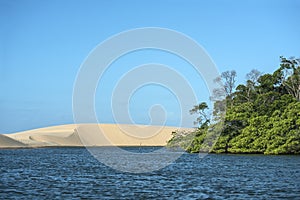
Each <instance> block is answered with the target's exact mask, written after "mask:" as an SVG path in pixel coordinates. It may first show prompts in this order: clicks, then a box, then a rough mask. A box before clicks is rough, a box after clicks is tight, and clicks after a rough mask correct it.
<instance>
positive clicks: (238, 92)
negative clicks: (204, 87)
mask: <svg viewBox="0 0 300 200" xmlns="http://www.w3.org/2000/svg"><path fill="white" fill-rule="evenodd" d="M280 59H281V64H280V67H279V68H278V69H277V70H276V71H275V72H274V73H273V74H262V73H260V72H259V71H258V70H252V71H251V72H250V73H248V74H247V76H246V78H247V80H246V81H245V84H240V85H238V86H237V87H236V88H233V86H234V85H235V78H236V73H235V71H231V72H223V73H222V76H221V77H219V78H218V79H217V81H221V80H222V81H223V82H224V88H223V89H222V90H224V91H225V95H224V98H223V99H217V98H215V97H213V98H212V99H217V100H215V107H214V110H213V112H212V113H213V115H214V117H215V118H216V119H221V118H222V117H221V116H224V120H219V121H217V122H216V123H210V121H209V120H208V119H207V115H205V117H204V114H205V112H204V111H205V110H206V109H208V107H207V105H206V104H205V103H201V104H199V105H198V106H195V107H194V108H193V109H192V110H194V111H196V112H191V113H198V114H199V117H200V118H201V123H199V128H198V129H197V130H196V131H194V132H193V133H190V134H188V133H185V135H181V137H173V138H172V139H171V140H170V141H169V144H171V143H172V144H173V145H174V144H175V143H177V144H179V146H181V147H182V148H184V149H186V150H187V151H188V152H192V153H194V152H199V151H202V150H203V149H204V150H207V149H209V151H211V152H215V153H264V154H299V153H300V67H299V64H300V62H299V59H294V58H291V59H286V58H284V57H280ZM234 89H235V90H234ZM219 92H220V91H215V94H214V95H216V96H217V95H218V94H220V93H219ZM225 107H226V112H225ZM192 110H191V111H192ZM198 122H199V120H198ZM220 123H222V124H220ZM221 125H222V128H220V127H221ZM216 127H219V128H218V131H216ZM216 132H219V134H220V135H218V134H217V133H216ZM217 136H219V137H218V140H216V138H217ZM187 138H188V139H189V144H190V145H187V142H183V141H185V140H186V139H187ZM180 144H184V145H183V146H182V145H180ZM212 144H214V145H213V146H211V148H210V145H212Z"/></svg>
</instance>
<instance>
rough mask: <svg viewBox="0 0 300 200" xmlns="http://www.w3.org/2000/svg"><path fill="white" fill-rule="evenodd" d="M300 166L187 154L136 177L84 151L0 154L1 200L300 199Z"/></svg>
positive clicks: (295, 161) (282, 159)
mask: <svg viewBox="0 0 300 200" xmlns="http://www.w3.org/2000/svg"><path fill="white" fill-rule="evenodd" d="M152 148H154V149H155V147H152ZM126 150H128V151H130V152H136V153H139V152H144V153H145V152H151V151H152V150H151V147H147V148H140V147H131V148H129V147H127V148H126ZM106 153H107V151H106ZM111 153H112V154H113V152H111ZM166 153H167V151H166ZM157 156H163V155H161V154H157ZM149 162H151V161H149ZM126 164H127V165H129V166H130V165H131V163H130V162H127V163H126ZM155 164H157V163H153V165H155ZM299 166H300V156H264V155H208V156H206V157H205V158H203V159H199V156H198V155H197V154H183V155H182V156H181V157H180V158H179V159H178V160H177V161H176V162H175V163H171V164H170V165H169V166H167V167H165V168H163V169H161V170H158V171H154V172H151V173H143V174H134V173H124V172H121V171H116V170H114V169H111V168H109V167H107V166H105V165H104V164H101V163H99V162H98V161H97V160H96V159H95V158H94V157H93V156H91V155H90V154H89V152H88V151H87V150H86V149H84V148H45V149H17V150H0V199H15V198H21V197H22V198H24V199H31V198H34V199H55V198H58V199H61V198H63V199H65V198H67V199H76V198H77V199H80V198H85V199H91V198H95V199H121V198H122V199H134V198H138V199H148V198H157V199H169V198H184V199H249V198H250V199H297V198H299V196H300V170H299Z"/></svg>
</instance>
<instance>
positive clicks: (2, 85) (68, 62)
mask: <svg viewBox="0 0 300 200" xmlns="http://www.w3.org/2000/svg"><path fill="white" fill-rule="evenodd" d="M299 9H300V1H297V0H265V1H261V0H251V1H239V0H227V1H225V0H211V1H204V0H142V1H137V0H110V1H104V0H98V1H93V0H87V1H83V0H75V1H73V0H44V1H39V0H0V90H1V92H0V133H13V132H17V131H22V130H28V129H33V128H40V127H46V126H52V125H60V124H70V123H74V119H73V110H72V102H73V99H72V98H73V96H72V95H73V89H74V84H75V81H76V77H77V75H78V73H79V70H80V67H81V65H82V63H83V62H84V60H85V59H86V58H87V57H88V56H89V54H90V52H92V50H93V49H94V48H95V47H96V46H97V45H99V44H100V43H102V42H103V41H105V40H106V39H108V38H110V37H112V36H114V35H116V34H118V33H120V32H124V31H127V30H131V29H136V28H143V27H160V28H166V29H171V30H174V31H177V32H179V33H182V34H185V35H186V36H188V37H190V38H192V39H193V40H195V41H196V42H197V43H198V44H199V45H201V46H202V47H203V49H205V51H206V52H207V53H208V55H209V56H210V58H211V59H212V60H213V62H214V63H215V64H216V66H217V69H218V71H219V72H223V71H226V70H232V69H234V70H236V72H237V75H238V78H237V81H238V83H243V82H244V80H245V75H246V74H247V73H248V72H249V71H251V69H258V70H259V71H261V72H264V73H271V72H273V71H274V70H275V69H276V68H277V67H278V66H279V64H280V62H279V56H286V57H290V56H295V57H300V55H299V53H300V37H299V35H300V26H299V19H300V12H299ZM147 63H160V64H162V65H167V66H169V67H170V69H171V71H176V72H177V73H178V74H180V75H181V77H184V79H185V80H187V81H188V82H189V84H190V86H191V88H192V89H193V91H194V92H195V95H196V97H197V100H198V101H199V102H201V101H208V99H209V95H210V93H209V91H208V90H207V87H206V85H205V81H204V79H203V77H201V75H199V74H197V73H196V72H195V71H194V69H193V66H191V65H190V64H189V63H188V62H186V61H185V60H183V59H182V58H180V57H178V56H176V55H173V54H171V53H169V52H164V51H159V50H151V49H145V50H141V51H136V52H132V53H129V54H128V55H124V56H122V57H120V58H119V59H118V60H116V61H115V62H114V63H112V64H111V66H110V67H109V69H108V70H107V71H106V72H105V74H104V75H103V76H102V78H101V80H100V81H99V82H98V85H97V90H96V91H95V112H96V114H97V117H98V121H99V123H130V121H128V118H127V117H125V116H123V114H124V113H122V112H120V113H118V109H120V110H121V109H122V107H124V106H125V107H126V108H127V107H128V111H129V113H130V120H131V122H134V123H138V124H151V123H152V124H158V125H160V124H161V123H164V124H165V125H170V126H178V125H182V126H186V127H190V126H193V123H192V121H193V118H194V117H193V116H190V115H189V113H188V108H192V106H193V105H189V102H188V101H187V102H183V104H184V106H182V104H181V103H182V102H180V101H181V99H178V98H177V96H176V94H174V92H172V88H168V87H165V86H162V85H159V84H148V85H144V86H143V87H140V88H138V89H137V90H135V91H132V95H131V96H130V98H129V99H114V98H113V97H114V96H113V95H114V89H115V88H116V87H117V85H118V83H119V82H120V80H121V79H122V77H126V75H127V74H128V72H130V71H131V70H134V69H136V68H137V67H138V66H141V65H143V64H147ZM165 76H166V75H165V74H163V73H157V77H158V78H161V79H163V78H164V77H165ZM131 78H132V79H138V78H140V79H143V78H145V79H146V78H149V76H148V75H147V74H143V75H142V76H141V75H140V76H136V77H131ZM87 81H88V80H87ZM178 85H180V84H178ZM121 93H122V92H121ZM122 95H123V96H124V95H125V96H126V94H125V93H124V92H123V94H122ZM83 98H84V97H83ZM112 104H114V105H116V106H115V107H113V106H112ZM113 108H114V109H115V111H113V110H114V109H113ZM182 108H183V110H182ZM182 118H183V119H188V120H184V123H183V124H182Z"/></svg>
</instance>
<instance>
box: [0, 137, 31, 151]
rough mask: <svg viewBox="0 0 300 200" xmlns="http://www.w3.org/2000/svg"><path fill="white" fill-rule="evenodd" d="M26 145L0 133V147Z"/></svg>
mask: <svg viewBox="0 0 300 200" xmlns="http://www.w3.org/2000/svg"><path fill="white" fill-rule="evenodd" d="M10 147H11V148H13V147H26V145H25V144H23V143H21V142H19V141H17V140H14V139H12V138H10V137H7V136H5V135H1V134H0V148H10Z"/></svg>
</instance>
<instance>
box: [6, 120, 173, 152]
mask: <svg viewBox="0 0 300 200" xmlns="http://www.w3.org/2000/svg"><path fill="white" fill-rule="evenodd" d="M178 129H179V128H177V127H163V126H144V125H125V124H119V125H118V124H78V125H76V124H68V125H61V126H52V127H46V128H40V129H34V130H29V131H23V132H18V133H13V134H5V135H2V137H3V138H8V139H10V140H11V141H15V142H16V143H15V144H17V143H19V144H22V145H24V146H29V147H45V146H140V145H141V146H164V145H166V143H167V141H168V140H169V139H171V137H172V132H173V131H176V130H178ZM0 141H1V138H0ZM3 141H4V139H3ZM2 143H3V144H7V145H8V144H10V143H7V142H6V143H4V142H2ZM11 144H12V145H13V144H14V143H11ZM2 146H4V145H0V147H2Z"/></svg>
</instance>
